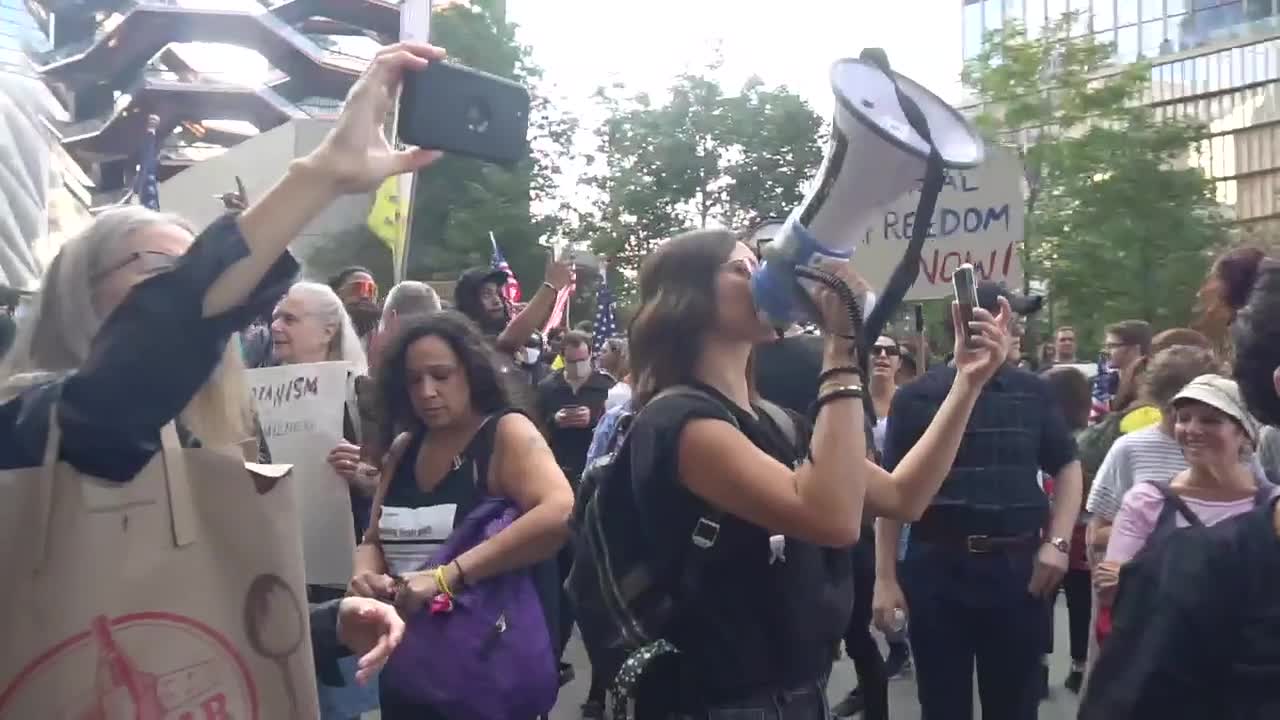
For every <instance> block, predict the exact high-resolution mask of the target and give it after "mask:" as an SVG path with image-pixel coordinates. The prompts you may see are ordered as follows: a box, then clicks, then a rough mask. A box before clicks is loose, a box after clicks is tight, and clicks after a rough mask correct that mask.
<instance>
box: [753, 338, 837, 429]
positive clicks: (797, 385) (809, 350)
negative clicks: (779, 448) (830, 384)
mask: <svg viewBox="0 0 1280 720" xmlns="http://www.w3.org/2000/svg"><path fill="white" fill-rule="evenodd" d="M755 371H756V390H757V392H759V393H760V397H763V398H764V399H765V400H768V401H769V402H771V403H773V404H775V405H781V406H782V407H784V408H786V409H788V410H790V411H791V412H793V413H797V414H799V415H808V414H809V406H810V405H812V404H813V401H814V400H816V399H818V373H820V372H821V371H822V338H821V337H818V336H817V335H805V334H804V333H799V332H797V333H794V334H790V335H787V336H786V337H783V338H780V339H778V340H777V341H775V342H771V343H765V344H763V345H759V346H757V347H756V354H755Z"/></svg>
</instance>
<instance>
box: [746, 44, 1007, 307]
mask: <svg viewBox="0 0 1280 720" xmlns="http://www.w3.org/2000/svg"><path fill="white" fill-rule="evenodd" d="M831 89H832V91H833V92H834V93H835V96H836V111H835V119H834V122H833V123H832V128H831V141H830V143H829V145H828V148H827V156H826V158H825V159H824V160H823V162H822V167H821V168H820V169H819V171H818V177H817V179H816V181H815V182H814V184H813V187H812V189H811V190H810V191H809V193H808V195H807V196H806V197H805V199H804V201H803V202H802V203H800V206H799V207H797V208H795V209H794V210H793V211H792V212H791V214H790V215H789V216H788V217H787V219H786V220H785V221H783V222H782V223H781V225H780V226H779V225H777V224H776V223H770V222H766V223H764V224H763V225H762V227H761V228H759V229H758V230H757V232H756V233H755V236H756V237H754V238H753V239H756V240H768V242H767V244H765V245H764V247H763V257H764V260H765V262H764V264H763V266H762V267H761V269H760V271H759V272H757V273H756V275H755V276H754V277H753V278H752V287H751V292H752V296H753V298H754V299H755V303H756V307H757V308H758V309H759V310H760V312H761V313H762V314H763V315H765V316H766V317H767V318H768V319H769V321H770V322H771V323H772V324H773V325H774V326H775V327H778V328H783V327H787V326H789V325H790V324H791V323H793V322H797V321H803V320H805V319H807V316H808V312H809V306H808V305H807V304H805V303H804V302H797V300H799V299H800V298H799V296H798V293H797V277H796V275H797V273H796V268H797V267H799V266H809V267H812V268H821V267H822V265H823V263H824V262H829V261H831V260H837V261H839V260H845V259H848V258H849V257H850V256H851V255H852V254H853V251H854V248H855V247H856V246H857V244H858V242H859V241H861V240H862V238H863V236H864V234H865V232H866V230H867V228H868V227H870V226H871V224H872V221H873V220H874V219H875V218H876V216H877V215H878V214H880V213H883V212H884V208H885V207H886V206H887V205H888V204H889V203H891V202H893V201H894V200H896V199H898V198H899V197H901V196H902V195H903V194H904V193H906V192H908V191H909V190H911V189H913V188H915V187H917V185H918V184H919V183H920V181H921V178H924V177H925V176H926V169H927V167H928V163H929V162H930V159H931V158H932V161H933V162H934V163H935V164H936V163H937V162H938V161H939V158H940V162H941V166H942V168H950V169H967V168H972V167H975V166H977V165H978V164H980V163H981V162H982V158H983V143H982V139H981V137H980V136H979V135H978V132H977V130H975V129H974V128H973V126H972V125H971V124H970V123H969V122H968V121H967V120H965V119H964V117H962V116H961V115H960V113H959V112H957V111H956V110H955V109H953V108H952V107H951V106H949V105H947V104H946V103H945V102H943V101H942V99H941V98H939V97H938V96H937V95H934V94H933V93H931V92H929V91H928V90H926V89H925V88H924V87H922V86H921V85H920V84H918V83H916V82H915V81H913V80H911V79H909V78H907V77H904V76H902V75H899V74H897V73H894V72H893V71H891V70H889V68H888V63H887V61H885V60H884V56H883V53H882V52H880V51H878V50H868V51H865V52H863V55H862V58H860V59H845V60H839V61H837V62H836V63H835V64H834V65H832V66H831ZM904 106H906V107H905V108H904ZM917 108H918V110H917ZM935 151H936V153H935ZM937 174H938V176H939V180H938V183H937V186H938V188H940V186H941V170H938V171H937ZM934 200H936V192H935V194H934V197H933V199H931V200H930V202H929V206H930V207H929V209H928V212H929V214H930V215H932V205H933V201H934ZM917 226H918V227H920V228H921V232H922V233H923V232H924V231H926V230H927V227H928V223H926V222H919V223H917ZM765 234H768V235H770V237H768V238H765V237H763V235H765ZM920 241H921V242H923V236H921V238H920ZM918 264H919V262H918V260H917V261H916V265H917V266H918ZM914 277H915V275H912V276H911V278H914ZM802 282H808V281H802ZM908 284H909V283H908ZM899 295H901V293H899ZM899 299H900V298H899ZM872 301H873V300H872V298H866V299H865V300H864V303H866V305H867V306H866V307H864V308H863V309H862V312H863V313H869V312H870V307H869V305H870V303H871V302H872Z"/></svg>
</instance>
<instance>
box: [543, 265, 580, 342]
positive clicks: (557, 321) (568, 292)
mask: <svg viewBox="0 0 1280 720" xmlns="http://www.w3.org/2000/svg"><path fill="white" fill-rule="evenodd" d="M577 288H578V271H577V268H576V267H571V268H570V269H569V284H568V285H565V286H564V287H562V288H560V292H558V293H556V304H555V306H554V307H552V308H551V316H550V317H548V318H547V323H546V325H543V326H542V334H543V335H546V334H547V333H549V332H551V328H554V327H560V326H561V325H564V326H565V327H568V326H569V301H570V300H571V299H572V298H573V293H574V291H575V290H577Z"/></svg>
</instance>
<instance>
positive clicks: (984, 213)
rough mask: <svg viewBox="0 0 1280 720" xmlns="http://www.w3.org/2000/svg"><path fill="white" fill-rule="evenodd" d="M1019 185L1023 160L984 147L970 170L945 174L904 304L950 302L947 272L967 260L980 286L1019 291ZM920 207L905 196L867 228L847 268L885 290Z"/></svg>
mask: <svg viewBox="0 0 1280 720" xmlns="http://www.w3.org/2000/svg"><path fill="white" fill-rule="evenodd" d="M1022 180H1023V177H1022V163H1021V162H1019V160H1018V158H1017V156H1015V155H1014V154H1013V153H1012V152H1010V151H1008V150H1006V149H1004V148H1001V147H995V146H990V145H989V146H988V147H987V159H986V161H985V162H984V163H983V164H982V165H980V166H978V167H977V168H975V169H974V170H951V171H948V173H947V179H946V183H945V184H944V185H943V187H942V193H941V194H940V195H939V196H938V205H937V208H936V209H935V210H934V219H933V222H932V223H931V226H930V229H929V236H928V239H927V240H926V241H925V244H924V250H923V251H922V252H921V258H920V275H919V277H917V278H916V283H915V285H914V286H912V288H911V290H910V292H908V293H907V297H906V299H907V300H912V301H918V300H935V299H939V298H949V297H951V295H952V290H951V274H952V273H953V272H955V269H956V268H957V267H959V266H960V265H962V264H963V263H966V262H968V263H973V268H974V273H975V274H976V276H977V279H978V281H979V282H981V281H983V280H991V281H994V282H1003V283H1005V284H1006V285H1008V286H1009V287H1019V286H1021V284H1022V262H1021V259H1020V258H1019V256H1018V245H1019V243H1021V242H1022V238H1023V211H1024V207H1023V198H1022ZM919 202H920V193H919V190H918V189H916V190H912V191H911V192H908V193H907V194H905V195H903V196H902V197H900V198H898V199H897V200H896V201H894V202H893V203H892V204H890V205H889V207H887V208H885V210H884V214H883V215H882V216H877V219H876V221H875V223H874V225H872V226H871V227H868V228H867V229H866V231H865V233H864V235H863V240H862V242H861V243H860V244H859V245H858V248H857V250H855V252H854V255H853V264H854V267H855V268H856V269H857V271H858V273H859V274H860V275H862V276H863V277H864V278H866V280H867V281H868V282H869V283H870V284H871V286H872V287H873V288H875V289H877V290H878V289H880V288H883V287H884V286H885V285H887V284H888V282H889V275H890V274H891V273H892V272H893V268H894V266H896V265H897V264H898V261H899V260H901V258H902V253H903V251H904V250H906V247H907V241H908V240H909V239H910V237H911V229H912V227H913V226H914V225H915V222H916V217H915V213H916V206H917V205H918V203H919Z"/></svg>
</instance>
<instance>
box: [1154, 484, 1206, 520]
mask: <svg viewBox="0 0 1280 720" xmlns="http://www.w3.org/2000/svg"><path fill="white" fill-rule="evenodd" d="M1151 484H1152V485H1154V486H1156V489H1157V490H1159V491H1160V494H1161V495H1163V496H1164V502H1165V505H1167V506H1169V507H1172V508H1173V509H1174V511H1176V512H1177V513H1178V514H1179V515H1181V516H1182V517H1184V518H1186V520H1187V522H1188V523H1190V524H1191V525H1192V527H1201V526H1203V525H1204V523H1203V522H1201V520H1200V516H1199V515H1196V513H1195V511H1194V510H1192V509H1191V506H1190V505H1187V501H1186V500H1183V499H1182V497H1181V496H1179V495H1178V493H1176V492H1174V491H1173V488H1171V487H1169V485H1167V484H1165V483H1158V482H1152V483H1151ZM1157 521H1158V520H1157Z"/></svg>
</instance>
